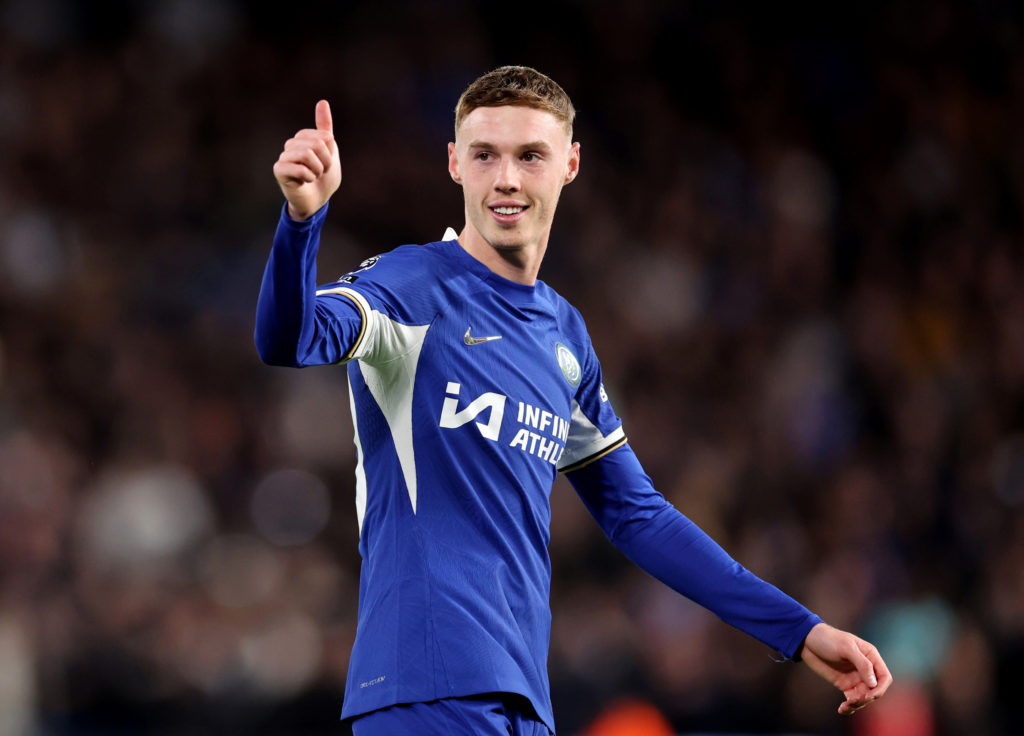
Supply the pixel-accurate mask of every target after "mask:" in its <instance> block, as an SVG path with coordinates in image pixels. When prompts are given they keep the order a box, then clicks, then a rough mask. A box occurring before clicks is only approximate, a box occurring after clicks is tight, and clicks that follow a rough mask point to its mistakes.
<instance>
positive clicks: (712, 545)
mask: <svg viewBox="0 0 1024 736" xmlns="http://www.w3.org/2000/svg"><path fill="white" fill-rule="evenodd" d="M566 475H567V477H568V479H569V481H570V482H571V483H572V485H573V487H574V488H575V489H576V492H577V493H578V494H579V495H580V498H582V499H583V502H584V504H586V506H587V509H588V510H589V511H590V513H591V514H592V515H593V517H594V518H595V519H596V520H597V522H598V524H599V525H600V526H601V528H602V530H604V533H605V534H606V535H607V536H608V538H609V539H610V540H611V542H612V543H613V544H614V545H615V546H616V547H617V548H618V549H619V550H621V551H622V552H623V553H624V554H625V555H626V556H627V557H629V558H630V559H631V560H632V561H633V562H635V563H636V564H637V565H639V566H640V567H641V568H643V569H644V570H646V571H647V572H648V573H650V574H651V575H653V576H654V577H656V578H657V579H659V580H661V581H662V582H663V583H665V584H666V585H668V586H669V587H671V588H672V589H673V590H675V591H677V592H678V593H681V594H682V595H684V596H686V597H687V598H690V599H691V600H693V601H695V602H696V603H699V604H700V605H702V606H704V607H705V608H707V609H708V610H710V611H711V612H713V613H714V614H715V615H717V616H718V617H719V618H721V619H722V620H723V621H725V622H726V623H728V624H731V625H732V626H735V627H736V628H738V629H740V630H741V631H744V632H746V633H747V634H749V635H751V636H753V637H754V638H755V639H757V640H759V641H761V642H763V643H764V644H767V645H768V646H770V647H772V648H773V649H775V650H776V651H778V652H780V653H781V654H783V655H784V656H785V657H787V658H789V659H794V658H796V655H797V652H798V651H799V649H800V645H801V644H802V642H803V640H804V638H805V637H806V636H807V633H808V632H809V631H810V630H811V628H812V627H813V626H814V625H815V624H817V623H819V622H820V621H821V619H820V618H819V617H818V616H816V615H815V614H813V613H811V612H810V611H808V610H807V609H806V608H805V607H804V606H802V605H801V604H799V603H797V602H796V601H795V600H793V599H792V598H791V597H789V596H788V595H786V594H785V593H783V592H782V591H780V590H779V589H778V588H776V587H774V586H772V585H770V584H768V583H766V582H765V581H763V580H761V579H760V578H758V577H757V576H756V575H754V574H753V573H751V572H749V571H748V570H747V569H746V568H744V567H743V566H742V565H740V564H739V563H738V562H736V561H735V560H734V559H732V558H731V557H730V556H729V555H728V554H727V553H726V552H725V550H723V549H722V548H721V547H720V546H719V545H718V544H717V543H716V542H715V541H714V540H712V539H711V537H709V536H708V535H707V534H706V533H705V532H704V531H702V530H701V529H700V528H699V527H698V526H697V525H696V524H694V523H693V522H692V521H690V520H689V519H687V518H686V517H685V516H684V515H683V514H681V513H680V512H679V511H678V510H676V509H675V507H673V506H672V505H671V504H670V503H668V501H666V500H665V497H664V496H662V495H661V494H660V493H658V492H657V491H656V490H655V489H654V486H653V484H652V483H651V480H650V478H648V477H647V475H646V474H645V473H644V471H643V468H642V467H641V466H640V462H639V460H637V457H636V455H635V454H634V453H633V450H632V448H630V447H629V445H628V444H627V445H623V446H622V447H620V448H618V449H616V450H614V451H613V452H611V453H609V454H608V455H606V456H604V457H602V458H600V459H599V460H597V461H595V462H593V463H591V464H589V465H586V466H584V467H583V468H580V469H579V470H574V471H571V472H569V473H567V474H566Z"/></svg>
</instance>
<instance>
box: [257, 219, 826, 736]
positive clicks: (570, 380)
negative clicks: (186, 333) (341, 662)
mask: <svg viewBox="0 0 1024 736" xmlns="http://www.w3.org/2000/svg"><path fill="white" fill-rule="evenodd" d="M326 210H327V208H326V207H324V208H323V209H322V210H321V211H320V212H318V213H317V214H316V215H315V216H314V217H313V218H312V219H311V220H308V221H305V222H302V223H296V222H294V221H292V220H291V219H290V218H288V217H287V214H286V213H282V217H281V221H280V223H279V226H278V230H277V234H276V236H275V242H274V247H273V249H272V251H271V256H270V259H269V261H268V265H267V269H266V271H265V274H264V280H263V285H262V288H261V293H260V299H259V303H258V306H257V322H256V344H257V348H258V350H259V352H260V355H261V357H262V358H263V359H264V360H265V361H267V362H270V363H275V364H281V365H292V366H305V365H314V364H333V363H347V371H348V380H349V386H350V396H351V409H352V419H353V422H354V424H355V430H356V431H355V441H356V447H357V457H358V466H357V472H356V476H357V477H356V509H357V519H358V523H359V528H360V541H359V552H360V554H361V556H362V570H361V578H360V598H359V620H358V627H357V633H356V641H355V645H354V648H353V652H352V658H351V661H350V667H349V675H348V679H347V682H346V689H345V701H344V706H343V711H342V717H343V718H349V717H354V716H358V715H360V714H365V713H368V712H370V711H374V710H377V709H381V708H386V707H389V706H392V705H395V704H399V703H418V702H429V701H435V700H439V699H444V698H452V697H464V696H470V695H476V694H480V693H492V692H508V693H517V694H521V695H523V696H525V697H527V698H528V699H529V700H530V702H531V703H532V704H533V707H534V708H535V709H536V712H537V714H538V716H539V718H540V719H541V720H542V721H543V722H544V723H545V724H547V727H548V728H549V729H550V730H551V731H552V732H553V731H554V719H553V715H552V712H551V702H550V695H549V687H548V677H547V655H548V643H549V637H550V606H549V585H550V579H551V567H550V560H549V557H548V551H547V547H548V542H549V538H550V537H549V524H550V502H549V494H550V491H551V487H552V483H553V481H554V478H555V474H556V472H557V471H559V470H562V471H566V472H567V473H568V477H569V478H570V480H571V481H572V483H573V485H574V487H575V488H576V490H577V492H578V493H579V494H580V496H581V497H582V498H583V500H584V502H585V503H586V505H587V507H588V509H589V510H590V512H591V513H592V514H593V515H594V517H595V519H597V521H598V523H599V524H600V525H601V526H602V528H603V529H604V531H605V533H606V534H608V536H609V538H610V539H611V540H612V541H613V542H614V543H615V544H616V545H617V546H619V548H620V549H622V550H623V552H625V553H626V554H627V555H629V556H630V557H631V558H632V559H634V560H635V561H637V562H638V563H639V564H640V565H641V566H643V567H644V568H645V569H647V570H648V571H649V572H651V574H653V575H655V576H657V577H659V578H660V579H662V580H664V581H665V582H666V583H668V584H669V585H671V586H672V587H673V588H675V589H676V590H679V591H680V592H682V593H684V594H685V595H688V596H690V597H691V598H693V599H695V600H697V601H698V602H699V603H702V604H703V605H705V606H707V607H708V608H709V609H711V610H712V611H713V612H715V613H716V614H718V615H719V616H721V617H722V618H723V619H724V620H726V621H728V622H729V623H732V624H734V625H736V626H738V627H739V628H741V629H742V630H744V631H747V632H748V633H750V634H752V635H753V636H755V637H757V638H758V639H760V640H761V641H763V642H765V643H766V644H768V645H769V646H772V647H774V648H775V649H777V650H778V651H780V652H781V653H782V654H783V655H785V656H787V657H793V656H794V655H795V654H796V651H797V650H798V648H799V646H800V644H801V642H802V641H803V638H804V637H805V636H806V634H807V632H808V631H809V630H810V628H811V627H812V626H813V625H814V624H815V623H817V622H819V621H820V619H819V618H817V617H816V616H814V614H811V613H810V612H809V611H807V609H805V608H804V607H803V606H801V605H800V604H798V603H796V602H795V601H793V600H792V599H791V598H789V597H788V596H786V595H785V594H783V593H781V592H780V591H778V590H777V589H775V588H773V587H772V586H770V585H768V584H767V583H764V582H763V581H761V580H760V579H758V578H756V577H755V576H753V575H752V574H750V573H749V572H747V571H746V570H745V569H744V568H742V566H740V565H738V564H737V563H736V562H735V561H733V560H732V559H731V558H730V557H729V556H728V555H727V554H726V553H725V552H724V551H722V550H721V548H720V547H718V546H717V545H716V544H715V543H714V542H713V541H711V540H710V538H708V537H707V535H705V534H704V533H703V532H702V531H700V530H699V529H698V528H697V527H696V526H694V525H693V524H692V523H690V522H689V520H687V519H686V517H684V516H683V515H682V514H680V513H679V512H678V511H677V510H676V509H674V508H673V507H672V506H671V505H669V504H668V503H667V502H666V501H665V499H664V498H663V497H662V496H661V494H659V493H658V492H657V491H655V490H654V488H653V486H652V485H651V483H650V479H649V478H647V476H646V475H645V474H644V473H643V471H642V469H641V468H640V465H639V463H638V462H637V460H636V457H635V455H634V454H633V452H632V450H631V449H630V448H629V447H628V445H626V444H625V442H626V440H625V435H624V433H623V429H622V426H621V422H620V420H619V418H618V417H617V416H616V415H615V413H614V411H613V410H612V407H611V405H610V403H609V401H608V397H607V395H606V393H605V391H604V388H603V386H602V377H601V367H600V364H599V362H598V360H597V357H596V355H595V354H594V350H593V347H592V345H591V342H590V338H589V336H588V334H587V331H586V327H585V325H584V322H583V319H582V318H581V317H580V315H579V313H578V312H577V311H576V310H575V309H574V308H573V307H572V306H571V305H569V304H568V302H566V301H565V300H564V299H563V298H561V297H560V296H559V295H558V294H557V293H555V291H554V290H553V289H551V288H550V287H549V286H547V285H546V284H544V283H543V282H541V281H538V282H537V283H536V284H535V285H534V286H526V285H523V284H519V283H515V282H512V281H508V280H506V279H504V278H502V277H500V276H498V275H496V274H494V273H493V272H491V271H490V270H489V269H487V268H486V267H485V266H484V265H483V264H482V263H480V262H479V261H477V260H476V259H474V258H473V257H472V256H470V255H469V254H468V253H467V252H466V251H464V250H463V249H462V248H461V247H460V246H459V244H458V242H457V241H455V240H449V241H442V242H435V243H430V244H427V245H419V246H414V245H409V246H401V247H399V248H397V249H395V250H393V251H390V252H388V253H385V254H383V255H380V256H377V257H374V258H371V259H368V260H367V261H365V262H364V263H363V264H361V265H360V267H359V268H358V269H357V270H355V271H353V272H351V273H349V274H346V275H345V276H343V277H342V278H340V279H339V280H338V281H337V282H334V283H331V284H326V285H322V286H320V287H317V285H316V269H315V262H316V252H317V247H318V243H319V232H320V228H321V226H322V223H323V220H324V217H325V215H326Z"/></svg>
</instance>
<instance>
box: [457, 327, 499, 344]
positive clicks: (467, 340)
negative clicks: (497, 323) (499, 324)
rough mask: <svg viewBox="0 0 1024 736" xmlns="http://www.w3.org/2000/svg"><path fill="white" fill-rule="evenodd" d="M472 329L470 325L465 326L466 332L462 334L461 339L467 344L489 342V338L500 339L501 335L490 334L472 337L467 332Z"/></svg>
mask: <svg viewBox="0 0 1024 736" xmlns="http://www.w3.org/2000/svg"><path fill="white" fill-rule="evenodd" d="M472 329H473V328H472V327H467V328H466V334H465V335H463V337H462V341H463V342H464V343H466V344H467V345H479V344H480V343H482V342H490V341H491V340H500V339H501V335H491V336H490V337H473V336H472V335H470V334H469V333H470V331H471V330H472Z"/></svg>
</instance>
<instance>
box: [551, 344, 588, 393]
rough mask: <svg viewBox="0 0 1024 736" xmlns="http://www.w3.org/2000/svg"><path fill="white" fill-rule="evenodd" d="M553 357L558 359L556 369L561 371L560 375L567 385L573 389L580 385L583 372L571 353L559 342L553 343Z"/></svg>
mask: <svg viewBox="0 0 1024 736" xmlns="http://www.w3.org/2000/svg"><path fill="white" fill-rule="evenodd" d="M555 357H556V358H557V359H558V367H559V368H561V369H562V375H563V376H565V380H566V381H568V382H569V385H570V386H572V387H573V388H575V387H576V386H579V385H580V379H581V378H583V371H582V370H581V369H580V362H579V361H578V360H576V356H575V355H573V354H572V351H571V350H570V349H569V348H567V347H566V346H565V345H563V344H562V343H560V342H557V343H555Z"/></svg>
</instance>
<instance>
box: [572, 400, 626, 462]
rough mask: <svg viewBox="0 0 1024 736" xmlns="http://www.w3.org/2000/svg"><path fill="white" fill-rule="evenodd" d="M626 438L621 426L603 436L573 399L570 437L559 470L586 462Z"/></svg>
mask: <svg viewBox="0 0 1024 736" xmlns="http://www.w3.org/2000/svg"><path fill="white" fill-rule="evenodd" d="M625 436H626V433H625V432H624V431H623V430H622V427H621V426H620V427H618V428H616V429H615V430H614V431H613V432H612V433H611V434H608V435H607V436H606V435H603V434H601V430H600V429H598V428H597V427H596V426H595V425H594V423H593V422H591V421H590V420H589V419H587V417H586V415H585V414H584V413H583V410H582V409H581V408H580V405H579V404H578V403H577V402H576V399H573V400H572V421H571V423H570V426H569V437H568V439H566V441H565V451H564V452H563V453H562V457H560V458H559V459H558V469H559V470H561V469H562V468H568V467H569V466H570V465H575V464H576V463H578V462H579V461H580V460H586V459H587V458H588V457H591V456H592V455H596V454H598V453H599V452H601V450H604V449H606V448H609V447H611V446H612V445H614V444H615V443H616V442H619V441H621V440H622V438H623V437H625Z"/></svg>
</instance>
